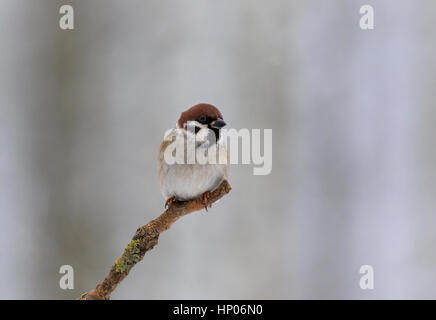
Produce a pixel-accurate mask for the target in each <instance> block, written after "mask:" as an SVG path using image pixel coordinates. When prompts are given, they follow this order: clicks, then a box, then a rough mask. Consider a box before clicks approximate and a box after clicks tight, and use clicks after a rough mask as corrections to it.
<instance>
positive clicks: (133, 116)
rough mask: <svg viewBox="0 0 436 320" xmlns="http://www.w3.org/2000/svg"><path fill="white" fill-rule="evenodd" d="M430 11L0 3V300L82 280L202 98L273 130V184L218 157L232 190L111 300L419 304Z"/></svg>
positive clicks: (148, 200)
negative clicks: (71, 23)
mask: <svg viewBox="0 0 436 320" xmlns="http://www.w3.org/2000/svg"><path fill="white" fill-rule="evenodd" d="M62 4H72V5H73V7H74V10H75V30H73V31H63V30H61V29H60V28H59V18H60V16H61V15H60V14H59V7H60V6H61V5H62ZM365 4H370V5H373V6H374V9H375V30H372V31H363V30H361V29H360V28H359V19H360V16H361V15H360V14H359V8H360V6H362V5H365ZM435 17H436V2H435V1H433V0H420V1H413V0H407V1H406V0H385V1H371V0H359V1H358V0H353V1H351V0H329V1H325V0H309V1H291V0H275V1H265V0H263V1H253V0H240V1H231V0H221V1H204V0H183V1H180V0H178V1H175V0H173V1H163V0H147V1H140V0H127V1H114V0H111V1H109V0H104V1H103V0H91V1H84V0H82V1H74V0H70V1H58V0H56V1H55V0H32V1H30V0H26V1H24V0H13V1H12V0H9V1H7V0H0V49H1V50H0V214H1V224H0V298H2V299H16V298H24V299H71V298H77V297H78V296H79V295H80V294H81V293H83V292H85V291H88V290H89V289H92V288H94V286H95V285H96V284H97V283H98V282H99V281H100V280H102V279H103V278H104V276H105V275H106V274H107V272H108V271H109V268H110V266H111V264H112V263H113V261H114V260H115V259H116V258H118V256H119V255H120V254H121V252H122V250H123V248H124V246H125V245H126V244H127V243H128V241H129V240H130V238H131V237H132V235H133V233H134V231H135V230H136V228H137V227H138V226H140V225H143V224H145V223H147V222H148V221H149V220H151V219H152V218H155V217H156V216H158V215H159V214H160V213H161V212H162V211H163V204H164V199H163V198H162V196H161V195H160V191H159V186H158V179H157V153H158V148H159V144H160V142H161V140H162V138H163V134H164V132H165V130H167V129H169V128H170V127H172V126H173V125H174V124H175V122H176V120H177V118H178V117H179V114H180V112H182V111H183V110H184V109H186V108H188V107H190V106H192V105H194V104H196V103H199V102H208V103H212V104H214V105H216V106H218V107H219V108H220V109H221V111H222V113H223V114H224V118H225V120H226V121H227V122H228V123H229V124H230V126H231V127H233V128H236V129H240V128H249V129H251V128H261V129H262V128H272V129H273V169H272V173H271V174H270V175H267V176H253V174H252V168H253V167H252V166H251V165H233V166H232V167H231V168H230V183H231V185H232V187H233V190H232V192H231V194H230V195H228V196H226V197H225V198H224V199H223V200H222V201H221V202H220V203H219V204H216V205H215V206H214V207H213V208H212V209H211V210H210V211H209V213H203V212H198V213H195V214H192V215H190V216H187V217H185V218H183V219H182V220H180V221H178V222H177V223H176V224H175V225H174V226H173V227H172V228H171V229H170V230H169V231H168V232H166V233H164V234H162V235H161V237H160V241H159V245H158V246H157V247H156V248H155V249H154V250H152V251H151V252H149V253H147V255H146V256H145V258H144V260H143V261H142V262H141V263H140V264H138V265H137V266H136V267H135V268H134V269H133V270H132V272H131V274H130V275H129V276H128V277H127V278H126V279H125V280H124V281H123V282H122V284H121V285H120V286H119V287H118V288H117V289H116V291H115V292H114V293H113V294H112V299H164V298H165V299H191V298H192V299H200V298H203V299H212V298H216V299H224V298H228V299H244V298H249V299H257V298H259V299H302V298H311V299H327V298H333V299H336V298H339V299H344V298H359V299H369V298H382V299H391V298H433V299H435V298H436V272H435V270H436V250H435V242H436V232H435V226H436V225H435V224H436V217H435V210H436V198H435V191H436V181H435V178H436V150H435V141H434V140H435V139H434V138H435V134H436V126H435V119H436V107H435V105H434V100H435V98H436V97H435V85H436V81H435V79H436V45H435V39H436V26H435ZM64 264H69V265H71V266H73V268H74V270H75V274H74V275H75V289H74V290H65V291H64V290H61V289H60V288H59V279H60V277H61V275H60V274H59V268H60V266H61V265H64ZM364 264H369V265H372V266H373V267H374V271H375V289H374V290H366V291H363V290H361V289H360V287H359V279H360V276H361V275H360V274H359V268H360V266H361V265H364Z"/></svg>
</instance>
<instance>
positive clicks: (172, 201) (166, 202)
mask: <svg viewBox="0 0 436 320" xmlns="http://www.w3.org/2000/svg"><path fill="white" fill-rule="evenodd" d="M176 201H177V199H176V197H171V198H168V199H167V201H165V208H167V207H169V206H171V205H172V204H173V203H174V202H176Z"/></svg>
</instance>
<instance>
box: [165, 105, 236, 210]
mask: <svg viewBox="0 0 436 320" xmlns="http://www.w3.org/2000/svg"><path fill="white" fill-rule="evenodd" d="M225 125H226V123H225V122H224V120H223V116H222V114H221V112H220V111H219V110H218V109H217V108H216V107H215V106H213V105H211V104H206V103H200V104H197V105H195V106H193V107H191V108H190V109H188V110H186V111H185V112H182V114H181V115H180V118H179V120H178V121H177V123H176V127H175V128H174V129H172V130H171V131H169V133H168V134H167V135H166V136H165V138H164V141H163V142H162V144H161V146H160V151H159V182H160V190H161V192H162V195H163V196H164V198H165V199H166V203H165V206H168V205H170V204H171V203H173V202H174V201H177V200H180V201H186V200H192V199H196V198H199V197H201V199H202V202H203V204H204V205H205V208H206V210H207V200H208V197H209V195H210V192H211V191H213V190H214V189H215V188H216V187H218V186H219V185H220V183H221V182H222V181H223V180H227V178H228V161H227V150H226V147H225V144H224V143H223V142H222V139H220V138H221V135H220V130H221V128H222V127H224V126H225ZM177 138H183V139H182V140H181V141H182V142H181V143H183V145H179V146H181V148H183V155H182V158H183V163H170V164H169V163H168V161H167V159H166V158H167V157H166V154H165V151H166V150H167V148H168V147H169V146H170V145H171V144H172V143H176V142H175V140H176V139H177ZM211 148H215V150H216V154H217V155H223V154H224V157H225V160H226V161H224V163H223V161H219V159H218V158H216V161H206V162H204V161H203V162H199V161H198V160H197V159H194V160H195V161H192V159H191V162H189V161H188V156H189V155H190V154H191V155H192V154H195V152H196V151H198V152H204V153H205V154H207V153H208V152H210V150H211ZM194 149H195V150H194ZM171 150H172V149H171ZM171 150H169V151H168V153H170V152H171V153H172V151H171ZM192 151H194V153H191V152H192ZM168 153H167V155H168Z"/></svg>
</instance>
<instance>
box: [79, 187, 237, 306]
mask: <svg viewBox="0 0 436 320" xmlns="http://www.w3.org/2000/svg"><path fill="white" fill-rule="evenodd" d="M230 190H231V187H230V185H229V183H228V182H227V181H223V182H222V183H221V184H220V185H219V186H218V188H216V189H215V190H214V191H212V192H211V194H210V195H209V197H208V198H207V206H209V207H211V206H212V204H213V203H214V202H216V201H217V200H219V199H221V198H222V197H223V196H224V195H226V194H227V193H229V192H230ZM204 208H205V205H204V203H203V201H202V199H200V198H197V199H193V200H190V201H176V202H173V203H172V204H171V205H170V206H169V208H168V209H167V210H165V211H164V213H162V214H161V215H160V216H159V217H158V218H156V219H154V220H152V221H150V222H149V223H147V224H146V225H145V226H142V227H140V228H138V230H136V233H135V235H134V236H133V239H132V241H130V243H129V244H128V245H127V247H126V248H125V249H124V253H123V254H122V255H121V257H119V258H118V259H117V260H116V261H115V263H114V264H113V265H112V268H111V269H110V272H109V274H108V275H107V276H106V278H105V279H104V280H103V281H102V282H101V283H99V284H98V285H97V287H96V288H95V289H94V290H92V291H90V292H86V293H84V294H82V295H81V296H80V297H79V298H78V300H108V299H109V297H110V294H111V293H112V291H114V290H115V288H116V287H117V285H118V284H119V283H120V282H121V281H122V280H123V279H124V278H125V277H126V276H127V275H128V274H129V272H130V270H131V269H132V268H133V266H134V265H135V264H137V263H138V262H139V261H141V260H142V259H143V258H144V255H145V253H146V252H147V251H149V250H151V249H153V248H154V246H155V245H157V243H158V239H159V235H160V234H161V233H162V232H164V231H165V230H167V229H169V228H170V227H171V225H172V224H173V223H174V222H176V221H177V220H178V219H179V218H181V217H183V216H184V215H187V214H189V213H192V212H195V211H198V210H201V209H204Z"/></svg>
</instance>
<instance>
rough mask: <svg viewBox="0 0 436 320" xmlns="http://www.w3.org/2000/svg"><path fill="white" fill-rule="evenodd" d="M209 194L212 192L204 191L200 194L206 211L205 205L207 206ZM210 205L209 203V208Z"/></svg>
mask: <svg viewBox="0 0 436 320" xmlns="http://www.w3.org/2000/svg"><path fill="white" fill-rule="evenodd" d="M211 194H212V192H210V191H206V192H205V193H203V194H202V195H201V196H200V201H201V203H202V204H203V206H204V209H206V211H207V206H208V203H209V198H210V196H211ZM211 207H212V204H210V205H209V208H211Z"/></svg>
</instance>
